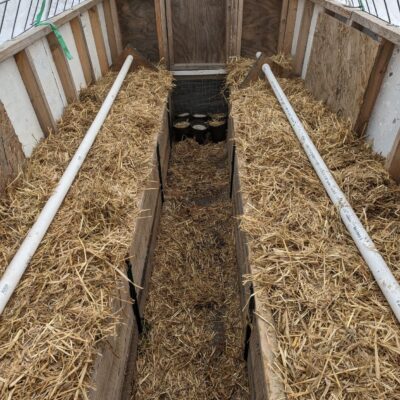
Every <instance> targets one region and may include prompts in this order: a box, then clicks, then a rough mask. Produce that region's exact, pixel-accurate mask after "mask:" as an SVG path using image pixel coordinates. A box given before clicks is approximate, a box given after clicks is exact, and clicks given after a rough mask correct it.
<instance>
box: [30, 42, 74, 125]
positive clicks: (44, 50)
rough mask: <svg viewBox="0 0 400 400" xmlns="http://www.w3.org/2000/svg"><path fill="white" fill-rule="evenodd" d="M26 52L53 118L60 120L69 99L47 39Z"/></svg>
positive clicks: (31, 46)
mask: <svg viewBox="0 0 400 400" xmlns="http://www.w3.org/2000/svg"><path fill="white" fill-rule="evenodd" d="M26 54H27V56H28V58H29V61H30V63H31V66H32V68H33V70H34V74H35V77H36V80H37V82H38V84H39V85H40V86H41V89H42V90H43V93H44V96H45V98H46V101H47V104H48V105H49V107H50V111H51V113H52V115H53V118H54V120H55V121H58V120H59V119H60V118H61V116H62V114H63V112H64V107H66V106H67V99H66V97H65V93H64V89H63V87H62V84H61V80H60V77H59V75H58V72H57V68H56V66H55V64H54V61H53V58H52V55H51V51H50V47H49V44H48V43H47V40H46V39H45V38H44V39H40V40H38V41H37V42H36V43H34V44H32V45H30V46H29V47H28V48H27V49H26Z"/></svg>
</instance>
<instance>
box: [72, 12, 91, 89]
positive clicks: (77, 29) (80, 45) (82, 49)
mask: <svg viewBox="0 0 400 400" xmlns="http://www.w3.org/2000/svg"><path fill="white" fill-rule="evenodd" d="M70 25H71V29H72V33H73V35H74V40H75V45H76V48H77V50H78V57H79V61H80V63H81V66H82V70H83V75H84V76H85V81H86V85H88V86H89V85H90V84H91V83H92V82H93V81H94V79H95V78H94V71H93V66H92V62H91V61H90V56H89V51H88V47H87V42H86V38H85V34H84V32H83V27H82V22H81V20H80V18H79V17H76V18H74V19H71V21H70Z"/></svg>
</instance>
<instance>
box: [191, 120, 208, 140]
mask: <svg viewBox="0 0 400 400" xmlns="http://www.w3.org/2000/svg"><path fill="white" fill-rule="evenodd" d="M192 132H193V135H194V138H195V139H196V142H197V143H199V144H204V143H205V142H206V140H207V125H205V124H200V123H196V124H193V125H192Z"/></svg>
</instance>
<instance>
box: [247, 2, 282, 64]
mask: <svg viewBox="0 0 400 400" xmlns="http://www.w3.org/2000/svg"><path fill="white" fill-rule="evenodd" d="M281 9H282V0H244V4H243V27H242V46H241V47H242V56H243V57H252V58H254V57H255V54H256V52H257V51H262V52H263V53H264V54H265V55H267V56H271V55H273V54H276V52H277V50H278V38H279V25H280V19H281Z"/></svg>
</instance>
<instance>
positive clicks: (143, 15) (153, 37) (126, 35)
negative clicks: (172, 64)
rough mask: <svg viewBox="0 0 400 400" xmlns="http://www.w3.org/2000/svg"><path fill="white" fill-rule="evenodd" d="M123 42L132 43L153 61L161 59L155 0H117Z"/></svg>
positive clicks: (125, 43)
mask: <svg viewBox="0 0 400 400" xmlns="http://www.w3.org/2000/svg"><path fill="white" fill-rule="evenodd" d="M117 6H118V11H119V13H118V17H119V23H120V26H121V34H122V44H123V46H124V47H125V46H126V45H127V44H131V45H132V46H133V47H134V48H135V49H137V50H138V51H140V53H142V54H143V55H144V56H145V57H146V58H148V59H149V60H150V61H152V62H158V61H159V59H160V56H159V51H158V41H157V25H156V13H155V8H154V0H117Z"/></svg>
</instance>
